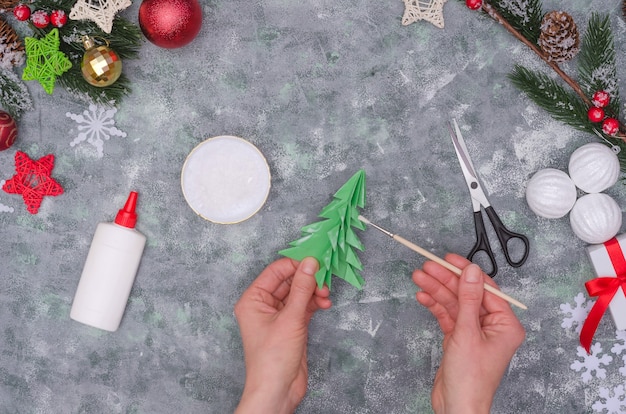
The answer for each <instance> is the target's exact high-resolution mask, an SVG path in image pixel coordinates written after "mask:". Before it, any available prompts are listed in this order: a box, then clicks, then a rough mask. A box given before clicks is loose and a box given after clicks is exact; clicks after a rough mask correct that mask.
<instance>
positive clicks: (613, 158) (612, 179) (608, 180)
mask: <svg viewBox="0 0 626 414" xmlns="http://www.w3.org/2000/svg"><path fill="white" fill-rule="evenodd" d="M568 171H569V175H570V177H571V178H572V181H574V184H576V187H578V188H580V189H581V190H583V191H584V192H586V193H599V192H602V191H604V190H606V189H607V188H609V187H611V186H612V185H613V184H615V183H616V182H617V179H618V178H619V173H620V165H619V159H618V158H617V155H616V154H615V153H614V152H613V151H612V150H611V149H610V148H609V147H607V146H606V145H604V144H600V143H599V142H592V143H590V144H585V145H583V146H582V147H580V148H578V149H577V150H576V151H574V152H573V153H572V155H571V156H570V159H569V167H568Z"/></svg>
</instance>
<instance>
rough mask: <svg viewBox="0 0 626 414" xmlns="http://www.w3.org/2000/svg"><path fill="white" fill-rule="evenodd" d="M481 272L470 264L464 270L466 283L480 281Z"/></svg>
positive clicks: (476, 266)
mask: <svg viewBox="0 0 626 414" xmlns="http://www.w3.org/2000/svg"><path fill="white" fill-rule="evenodd" d="M482 276H483V275H482V271H481V270H480V267H478V265H475V264H471V265H469V266H467V267H466V268H465V281H466V282H467V283H478V282H480V281H481V280H482Z"/></svg>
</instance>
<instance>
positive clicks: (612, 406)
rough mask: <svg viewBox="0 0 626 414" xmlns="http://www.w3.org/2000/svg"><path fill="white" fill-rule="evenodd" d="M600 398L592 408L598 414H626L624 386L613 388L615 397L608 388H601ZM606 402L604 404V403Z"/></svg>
mask: <svg viewBox="0 0 626 414" xmlns="http://www.w3.org/2000/svg"><path fill="white" fill-rule="evenodd" d="M599 394H600V398H599V399H598V400H596V402H594V403H593V405H592V406H591V408H593V411H595V412H598V413H604V412H605V411H606V413H607V414H620V413H623V412H626V400H625V399H624V396H625V395H626V391H625V390H624V385H621V384H620V385H618V386H617V387H615V388H613V396H611V391H610V390H609V389H608V388H604V387H600V392H599ZM602 400H604V402H602Z"/></svg>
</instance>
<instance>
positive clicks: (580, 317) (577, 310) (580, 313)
mask: <svg viewBox="0 0 626 414" xmlns="http://www.w3.org/2000/svg"><path fill="white" fill-rule="evenodd" d="M574 303H575V304H574V306H572V305H571V304H569V303H563V304H561V306H560V308H561V313H563V314H565V317H564V318H563V323H561V327H562V328H566V329H571V328H575V329H576V333H580V330H581V329H582V326H583V323H584V322H585V318H587V315H588V314H589V311H590V310H591V307H592V306H593V302H592V301H587V298H586V297H585V295H584V294H583V293H582V292H580V293H579V294H578V295H576V297H575V298H574Z"/></svg>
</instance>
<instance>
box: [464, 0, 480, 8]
mask: <svg viewBox="0 0 626 414" xmlns="http://www.w3.org/2000/svg"><path fill="white" fill-rule="evenodd" d="M465 5H466V6H467V8H468V9H470V10H478V9H480V8H481V7H482V6H483V0H465Z"/></svg>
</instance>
